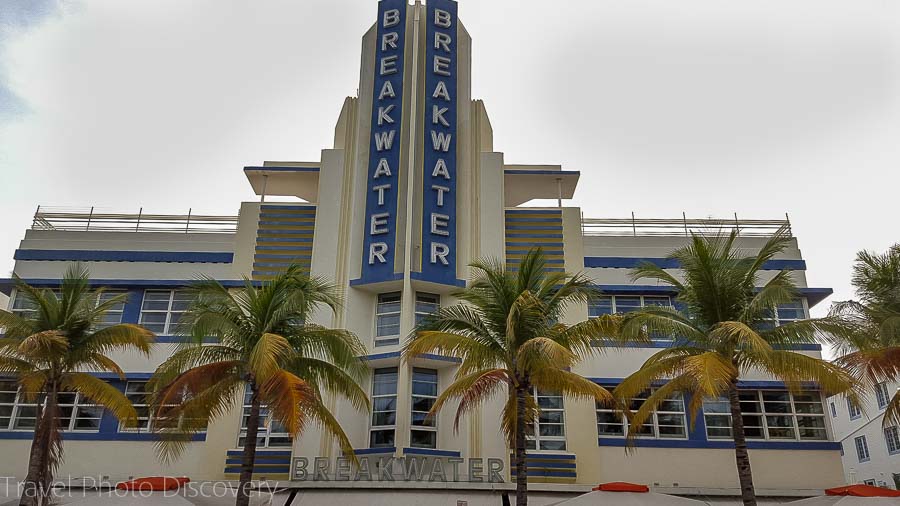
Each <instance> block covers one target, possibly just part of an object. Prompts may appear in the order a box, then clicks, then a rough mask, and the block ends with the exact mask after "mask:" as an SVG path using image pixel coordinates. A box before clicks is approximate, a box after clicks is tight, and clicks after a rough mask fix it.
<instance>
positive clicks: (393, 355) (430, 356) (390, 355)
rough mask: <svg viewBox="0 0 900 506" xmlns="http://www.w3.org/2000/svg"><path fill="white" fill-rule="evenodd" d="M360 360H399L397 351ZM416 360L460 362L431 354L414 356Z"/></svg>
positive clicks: (362, 357) (365, 356) (367, 356)
mask: <svg viewBox="0 0 900 506" xmlns="http://www.w3.org/2000/svg"><path fill="white" fill-rule="evenodd" d="M359 358H360V359H362V360H382V359H386V358H400V352H399V351H389V352H387V353H375V354H373V355H363V356H361V357H359ZM416 358H424V359H426V360H440V361H441V362H452V363H454V364H458V363H460V362H462V360H461V359H459V358H456V357H446V356H444V355H435V354H433V353H423V354H421V355H416Z"/></svg>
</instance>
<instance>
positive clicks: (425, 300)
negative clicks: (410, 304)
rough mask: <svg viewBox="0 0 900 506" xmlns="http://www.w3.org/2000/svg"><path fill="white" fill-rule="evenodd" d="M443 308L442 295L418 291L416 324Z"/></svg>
mask: <svg viewBox="0 0 900 506" xmlns="http://www.w3.org/2000/svg"><path fill="white" fill-rule="evenodd" d="M440 308H441V296H440V295H435V294H433V293H422V292H416V325H418V324H420V323H422V321H423V320H425V318H428V316H429V315H432V314H434V313H436V312H437V310H438V309H440Z"/></svg>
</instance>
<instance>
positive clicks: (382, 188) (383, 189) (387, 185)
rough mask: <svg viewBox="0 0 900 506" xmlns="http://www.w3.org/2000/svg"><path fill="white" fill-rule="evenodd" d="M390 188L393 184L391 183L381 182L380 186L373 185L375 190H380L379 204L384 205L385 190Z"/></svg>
mask: <svg viewBox="0 0 900 506" xmlns="http://www.w3.org/2000/svg"><path fill="white" fill-rule="evenodd" d="M390 189H391V185H389V184H380V185H378V186H373V187H372V191H373V192H378V205H379V206H383V205H384V191H385V190H390Z"/></svg>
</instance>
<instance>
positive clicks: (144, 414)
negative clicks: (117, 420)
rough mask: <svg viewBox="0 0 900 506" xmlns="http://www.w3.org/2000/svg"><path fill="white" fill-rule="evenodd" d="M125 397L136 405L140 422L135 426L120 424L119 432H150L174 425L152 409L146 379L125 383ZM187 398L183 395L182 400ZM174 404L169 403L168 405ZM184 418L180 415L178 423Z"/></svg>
mask: <svg viewBox="0 0 900 506" xmlns="http://www.w3.org/2000/svg"><path fill="white" fill-rule="evenodd" d="M125 397H127V398H128V400H129V401H130V402H131V405H132V406H134V410H135V411H136V412H137V415H138V423H137V426H135V427H127V426H125V425H122V424H119V432H148V431H151V430H154V429H157V428H160V427H164V426H174V424H170V423H169V422H168V420H165V419H161V418H159V417H158V416H156V415H155V414H154V413H152V412H151V411H150V392H148V391H147V382H146V381H129V382H127V383H125ZM186 398H187V397H186V396H182V397H181V399H180V400H182V401H183V400H185V399H186ZM174 405H175V404H168V405H167V407H170V406H174ZM182 420H183V418H182V417H179V419H178V425H181V421H182ZM174 421H175V420H174V419H173V422H174Z"/></svg>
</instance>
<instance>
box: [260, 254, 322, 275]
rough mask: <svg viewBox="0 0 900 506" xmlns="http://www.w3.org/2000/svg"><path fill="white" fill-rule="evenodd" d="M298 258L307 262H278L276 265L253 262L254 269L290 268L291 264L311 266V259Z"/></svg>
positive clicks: (273, 263)
mask: <svg viewBox="0 0 900 506" xmlns="http://www.w3.org/2000/svg"><path fill="white" fill-rule="evenodd" d="M297 258H299V259H301V260H306V262H277V263H275V262H253V268H254V269H255V268H257V267H262V268H274V269H281V268H284V267H290V266H291V264H299V265H305V264H309V260H310V258H309V257H306V258H303V257H297ZM254 272H255V271H254Z"/></svg>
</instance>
